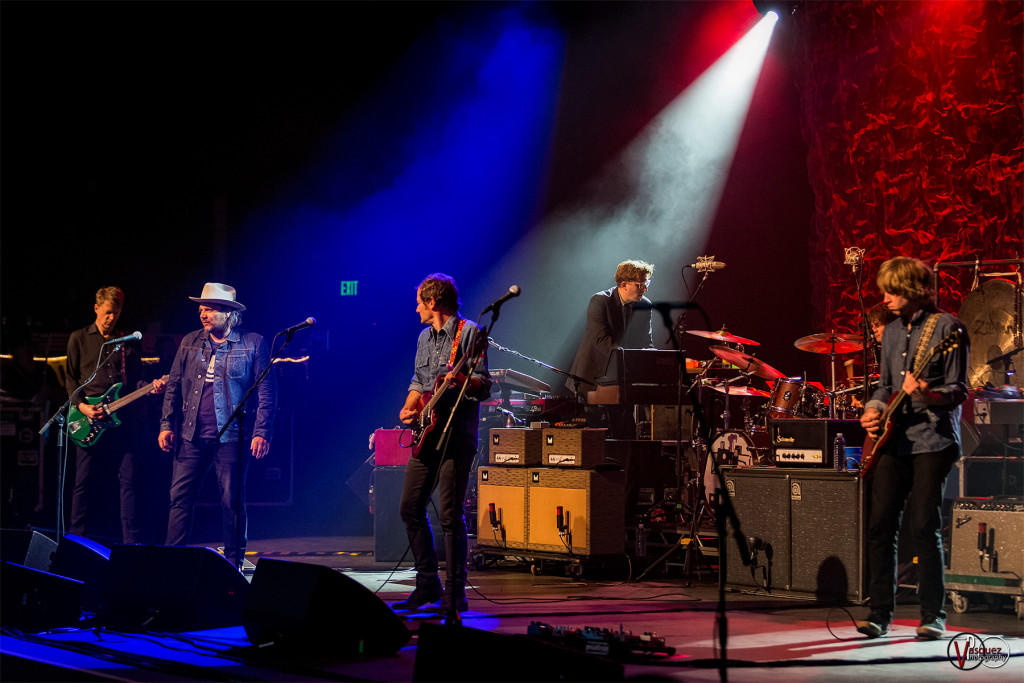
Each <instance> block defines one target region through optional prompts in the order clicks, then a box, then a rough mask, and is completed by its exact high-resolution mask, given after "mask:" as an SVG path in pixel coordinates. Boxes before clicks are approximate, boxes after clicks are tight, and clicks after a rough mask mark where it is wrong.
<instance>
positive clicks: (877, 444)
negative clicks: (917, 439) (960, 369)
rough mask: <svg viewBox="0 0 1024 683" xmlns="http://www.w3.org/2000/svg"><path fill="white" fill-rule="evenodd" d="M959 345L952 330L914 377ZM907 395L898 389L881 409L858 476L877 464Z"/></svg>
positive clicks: (958, 334) (865, 449) (958, 333)
mask: <svg viewBox="0 0 1024 683" xmlns="http://www.w3.org/2000/svg"><path fill="white" fill-rule="evenodd" d="M958 346H960V330H953V331H952V332H950V333H949V336H947V337H946V338H945V339H943V340H942V341H940V342H939V343H938V344H936V345H935V346H933V347H932V348H931V349H929V351H928V355H927V356H925V358H924V360H923V361H922V362H921V367H919V368H918V369H917V370H916V371H915V372H914V374H913V377H914V379H921V375H923V374H924V370H925V368H926V367H928V362H929V361H931V359H932V358H934V357H935V356H941V355H944V354H947V353H949V352H950V351H952V350H953V349H955V348H956V347H958ZM908 398H909V395H908V394H907V392H905V391H903V389H900V391H899V393H897V394H896V395H894V396H893V397H892V398H890V399H889V403H887V404H886V406H885V410H884V411H882V416H881V417H880V418H879V424H878V438H876V439H872V438H871V437H870V436H868V437H867V438H866V439H865V440H864V448H863V449H862V456H861V460H860V471H859V473H858V476H860V477H861V478H863V477H866V476H868V475H869V474H871V470H873V469H874V468H875V465H877V464H878V456H879V455H880V454H881V453H882V449H883V448H884V447H885V444H886V442H888V441H889V439H890V437H892V433H893V432H894V431H895V421H894V420H893V415H895V414H896V411H897V410H898V409H899V408H900V406H901V405H902V404H903V403H904V401H906V400H908Z"/></svg>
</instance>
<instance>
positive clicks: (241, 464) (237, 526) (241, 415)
mask: <svg viewBox="0 0 1024 683" xmlns="http://www.w3.org/2000/svg"><path fill="white" fill-rule="evenodd" d="M286 333H287V336H286V338H285V340H284V344H282V345H281V348H280V349H278V350H277V353H276V354H274V355H272V356H271V357H270V362H269V363H267V367H265V368H263V372H261V373H260V375H259V377H257V378H256V381H255V382H253V383H252V386H251V387H249V389H248V391H246V392H245V395H243V396H242V399H241V400H240V401H239V402H238V406H237V407H236V408H235V410H234V412H232V413H231V415H230V416H228V419H227V421H225V423H224V426H223V427H221V428H220V431H219V432H217V441H218V442H220V437H222V436H223V435H224V433H225V432H226V431H228V429H229V428H230V427H231V423H232V422H234V421H235V420H238V464H237V475H236V479H237V482H236V483H235V491H234V494H235V496H236V498H235V500H236V501H237V504H236V507H235V509H234V510H232V517H233V522H232V524H233V526H234V534H235V548H238V547H239V546H240V545H241V538H242V528H241V527H242V523H241V515H240V510H241V509H242V506H243V505H245V501H244V500H242V491H243V489H244V482H243V481H242V479H243V477H244V476H245V462H246V461H245V457H246V455H245V402H246V401H248V400H249V397H250V396H252V393H253V392H254V391H256V389H257V388H258V387H259V386H260V384H262V383H263V381H264V380H265V379H266V378H267V375H269V374H270V370H271V369H272V368H273V367H274V361H276V360H277V359H278V358H279V357H280V356H281V354H282V353H284V349H285V347H286V346H288V344H289V343H291V341H292V337H293V336H294V335H295V330H289V331H286V332H278V333H277V334H275V335H274V339H273V340H271V342H270V348H271V349H273V348H274V343H275V342H276V341H277V338H278V337H280V336H281V335H282V334H286ZM235 566H236V568H237V569H238V571H239V572H241V571H242V567H243V566H245V553H244V552H243V553H241V554H239V556H238V560H237V561H236V562H235Z"/></svg>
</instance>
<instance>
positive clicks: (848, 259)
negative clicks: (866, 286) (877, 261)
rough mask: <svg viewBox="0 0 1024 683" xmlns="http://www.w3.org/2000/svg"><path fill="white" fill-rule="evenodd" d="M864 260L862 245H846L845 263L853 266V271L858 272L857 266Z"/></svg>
mask: <svg viewBox="0 0 1024 683" xmlns="http://www.w3.org/2000/svg"><path fill="white" fill-rule="evenodd" d="M863 262H864V250H863V249H861V248H860V247H846V251H845V252H844V254H843V265H844V266H853V272H855V273H856V272H857V266H859V265H860V264H861V263H863Z"/></svg>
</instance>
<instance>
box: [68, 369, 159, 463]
mask: <svg viewBox="0 0 1024 683" xmlns="http://www.w3.org/2000/svg"><path fill="white" fill-rule="evenodd" d="M160 379H162V380H164V381H165V382H166V381H167V375H164V376H163V377H161V378H160ZM121 387H122V384H121V383H120V382H118V383H117V384H115V385H114V386H112V387H110V388H109V389H107V390H106V392H104V393H103V395H102V396H89V397H87V398H86V399H85V402H86V403H88V404H89V405H93V406H94V405H97V404H100V403H102V404H103V410H104V413H105V414H106V416H105V417H103V418H102V419H99V420H90V419H89V418H88V417H86V416H85V414H84V413H82V411H80V410H79V409H78V408H77V407H74V408H72V409H71V412H70V414H69V415H68V436H69V437H71V440H72V441H74V442H75V443H76V444H78V445H79V446H81V447H82V448H88V447H89V446H91V445H93V444H94V443H96V442H97V441H98V440H99V438H100V436H101V435H102V434H103V431H104V430H105V429H108V428H110V427H116V426H118V425H119V424H121V420H119V419H118V417H117V415H116V412H117V411H118V410H119V409H121V408H124V407H125V406H126V405H128V404H129V403H131V402H132V401H134V400H135V399H137V398H141V397H142V396H145V395H146V394H148V393H149V392H151V391H153V382H150V383H149V384H147V385H146V386H144V387H142V388H141V389H136V390H135V391H133V392H132V393H130V394H128V395H127V396H125V397H124V398H118V397H117V392H119V391H121Z"/></svg>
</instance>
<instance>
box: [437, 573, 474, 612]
mask: <svg viewBox="0 0 1024 683" xmlns="http://www.w3.org/2000/svg"><path fill="white" fill-rule="evenodd" d="M444 588H445V590H444V597H443V598H441V612H442V613H444V614H449V613H454V614H457V613H459V612H465V611H466V610H468V609H469V600H467V599H466V574H465V573H463V574H461V575H460V576H456V577H454V578H450V579H447V580H446V581H445V582H444ZM453 607H454V609H452V608H453Z"/></svg>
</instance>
